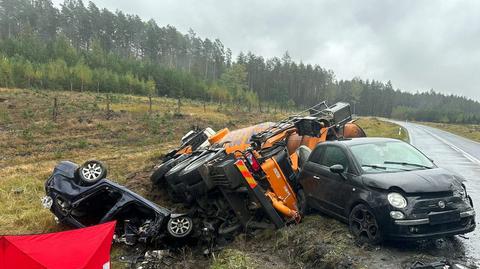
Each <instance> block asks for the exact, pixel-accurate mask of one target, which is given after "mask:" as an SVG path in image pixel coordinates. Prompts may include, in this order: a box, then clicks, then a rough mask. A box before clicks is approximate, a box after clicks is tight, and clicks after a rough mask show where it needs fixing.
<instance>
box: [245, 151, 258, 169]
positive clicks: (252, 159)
mask: <svg viewBox="0 0 480 269" xmlns="http://www.w3.org/2000/svg"><path fill="white" fill-rule="evenodd" d="M245 158H246V159H247V162H248V164H250V167H252V170H253V171H255V172H258V170H260V164H259V163H258V161H257V159H256V158H255V156H253V154H252V153H251V152H250V151H247V152H246V153H245Z"/></svg>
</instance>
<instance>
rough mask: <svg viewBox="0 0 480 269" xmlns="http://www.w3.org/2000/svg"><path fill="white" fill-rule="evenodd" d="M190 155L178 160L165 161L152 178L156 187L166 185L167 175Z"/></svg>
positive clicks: (180, 157) (177, 158)
mask: <svg viewBox="0 0 480 269" xmlns="http://www.w3.org/2000/svg"><path fill="white" fill-rule="evenodd" d="M188 156H189V155H187V154H182V155H180V156H177V157H176V158H170V159H167V160H166V161H164V162H163V163H162V164H161V165H160V166H159V167H158V168H157V169H156V170H155V171H154V172H153V174H152V175H151V176H150V180H151V181H152V183H153V184H154V185H159V186H163V185H165V183H166V182H165V174H166V173H168V171H170V169H172V168H173V167H174V166H175V165H177V164H178V163H180V162H182V161H183V160H185V159H186V158H187V157H188Z"/></svg>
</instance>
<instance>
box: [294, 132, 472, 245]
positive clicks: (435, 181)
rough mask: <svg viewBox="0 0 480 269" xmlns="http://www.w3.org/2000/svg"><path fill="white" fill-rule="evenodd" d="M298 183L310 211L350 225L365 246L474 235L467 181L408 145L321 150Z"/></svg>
mask: <svg viewBox="0 0 480 269" xmlns="http://www.w3.org/2000/svg"><path fill="white" fill-rule="evenodd" d="M298 180H299V182H300V185H301V188H300V190H299V195H300V196H301V197H305V198H306V199H305V201H306V205H308V206H310V207H313V208H315V209H318V210H320V211H322V212H324V213H327V214H329V215H332V216H334V217H337V218H339V219H340V220H343V221H345V222H347V223H348V224H349V227H350V231H351V233H352V234H353V235H354V236H355V237H357V238H358V239H361V240H362V241H367V242H370V243H378V242H380V241H381V240H382V239H384V238H390V239H397V240H403V239H413V240H415V239H429V238H436V237H444V236H450V235H457V234H465V233H468V232H471V231H473V230H474V229H475V210H474V208H473V203H472V199H471V198H470V197H469V196H468V194H467V190H466V188H465V185H464V184H463V178H462V177H461V176H459V175H456V174H453V173H451V172H449V171H447V170H445V169H442V168H439V167H437V166H436V165H435V164H434V163H433V162H432V161H431V160H430V159H429V158H427V157H426V156H425V155H424V154H423V153H421V152H420V151H419V150H417V149H416V148H415V147H413V146H411V145H410V144H408V143H405V142H403V141H399V140H395V139H388V138H354V139H347V140H339V141H332V142H326V143H322V144H319V145H318V146H317V147H316V148H315V149H314V150H313V151H312V153H311V154H310V156H309V157H308V161H307V162H306V164H305V165H304V166H303V169H302V172H301V174H300V175H299V178H298Z"/></svg>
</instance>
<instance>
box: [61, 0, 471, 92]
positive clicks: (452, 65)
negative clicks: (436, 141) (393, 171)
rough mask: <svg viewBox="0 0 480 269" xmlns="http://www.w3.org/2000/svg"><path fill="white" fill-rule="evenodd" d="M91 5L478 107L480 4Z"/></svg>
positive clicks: (101, 1) (266, 1)
mask: <svg viewBox="0 0 480 269" xmlns="http://www.w3.org/2000/svg"><path fill="white" fill-rule="evenodd" d="M84 1H85V0H84ZM54 2H55V3H57V4H58V3H60V2H63V0H54ZM85 2H87V1H85ZM93 2H94V3H95V4H96V5H97V6H98V7H100V8H103V7H105V8H108V9H110V10H112V11H115V10H117V9H118V10H122V11H124V12H125V13H133V14H138V15H139V16H140V17H141V18H143V19H145V20H149V19H151V18H153V19H155V20H156V21H157V23H158V24H159V25H160V26H163V25H167V24H170V25H173V26H175V27H176V28H177V29H178V30H180V31H181V32H184V33H186V32H187V30H188V29H189V28H192V29H193V30H195V32H197V34H199V35H200V36H201V37H203V38H205V37H208V38H212V39H214V38H219V39H220V40H221V41H222V42H223V44H224V45H225V46H226V47H229V48H231V49H232V51H233V53H234V55H236V54H238V53H239V52H240V51H252V52H254V53H255V54H258V55H263V56H265V57H272V56H279V57H281V56H282V54H283V53H284V52H285V51H287V50H288V52H289V53H290V55H291V56H292V58H293V59H294V60H296V61H303V62H305V63H312V64H319V65H320V66H322V67H324V68H327V69H332V70H333V71H334V72H335V74H336V77H337V79H351V78H353V77H356V76H357V77H361V78H363V79H366V78H370V79H376V80H381V81H388V80H391V81H392V83H393V85H394V87H395V88H400V89H403V90H407V91H413V92H414V91H417V90H429V89H431V88H433V89H435V90H437V91H441V92H444V93H454V94H458V95H465V96H467V97H471V98H474V99H476V100H480V90H479V89H478V85H480V72H479V70H480V1H476V0H471V1H458V0H455V1H453V0H452V1H448V0H442V1H437V0H430V1H423V0H412V1H407V0H402V1H398V0H397V1H386V0H377V1H365V0H362V1H356V0H352V1H339V0H327V1H323V0H322V1H319V0H316V1H315V0H312V1H291V0H290V1H287V0H285V1H274V0H242V1H238V0H216V1H214V0H203V1H199V0H185V1H182V0H135V1H132V0H94V1H93Z"/></svg>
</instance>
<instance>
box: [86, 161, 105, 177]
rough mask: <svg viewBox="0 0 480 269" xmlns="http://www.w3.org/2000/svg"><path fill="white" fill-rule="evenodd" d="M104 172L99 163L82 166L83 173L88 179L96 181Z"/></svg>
mask: <svg viewBox="0 0 480 269" xmlns="http://www.w3.org/2000/svg"><path fill="white" fill-rule="evenodd" d="M101 174H102V167H100V165H99V164H98V163H89V164H87V165H86V166H85V167H83V168H82V175H83V177H84V178H85V179H86V180H88V181H94V180H96V179H98V178H99V177H100V175H101Z"/></svg>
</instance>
